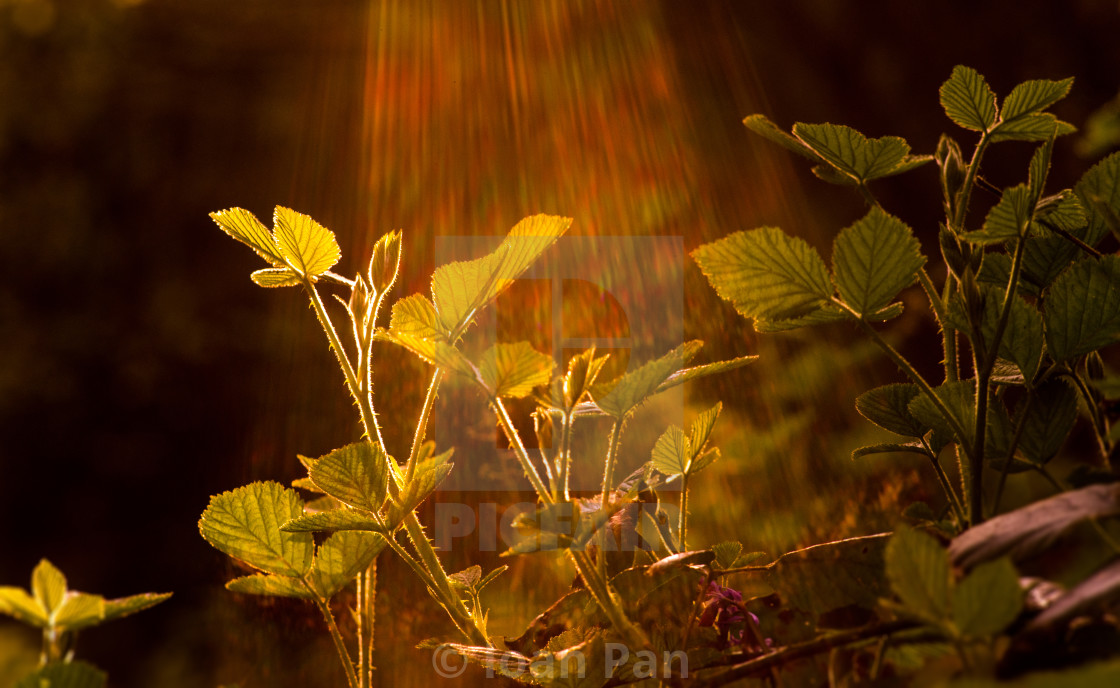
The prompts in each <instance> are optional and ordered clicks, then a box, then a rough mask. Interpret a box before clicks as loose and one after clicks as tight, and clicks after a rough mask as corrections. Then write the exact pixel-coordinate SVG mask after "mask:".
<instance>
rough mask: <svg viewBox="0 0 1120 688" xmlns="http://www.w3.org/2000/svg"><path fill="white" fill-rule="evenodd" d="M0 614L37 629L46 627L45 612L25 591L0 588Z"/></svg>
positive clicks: (13, 588) (9, 587)
mask: <svg viewBox="0 0 1120 688" xmlns="http://www.w3.org/2000/svg"><path fill="white" fill-rule="evenodd" d="M0 614H6V615H8V616H10V617H12V618H13V619H17V620H19V621H22V622H23V623H25V624H30V625H32V626H36V627H38V628H43V627H45V626H46V625H47V612H46V610H44V609H43V607H42V605H40V604H39V602H38V601H37V600H36V599H35V598H34V597H32V596H31V595H29V594H28V593H27V591H26V590H24V589H22V588H16V587H13V586H10V585H5V586H0Z"/></svg>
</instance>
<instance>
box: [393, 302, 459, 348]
mask: <svg viewBox="0 0 1120 688" xmlns="http://www.w3.org/2000/svg"><path fill="white" fill-rule="evenodd" d="M389 332H390V333H392V334H394V335H400V334H407V335H411V336H413V337H419V338H420V339H443V338H446V337H447V335H448V334H449V333H448V332H446V331H444V330H443V329H442V327H441V325H440V324H439V314H438V313H436V307H435V306H433V305H432V302H431V301H429V300H428V297H426V296H424V295H423V294H413V295H412V296H406V297H405V298H403V299H401V300H399V301H397V302H396V303H394V304H393V314H392V316H391V317H390V320H389Z"/></svg>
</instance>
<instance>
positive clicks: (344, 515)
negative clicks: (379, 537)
mask: <svg viewBox="0 0 1120 688" xmlns="http://www.w3.org/2000/svg"><path fill="white" fill-rule="evenodd" d="M280 529H281V530H283V531H287V532H290V533H315V532H322V531H327V532H330V531H335V530H369V531H373V532H377V533H380V532H384V531H385V527H384V526H383V525H382V524H381V523H379V522H378V521H377V519H375V518H374V517H373V514H371V513H370V512H368V511H364V510H362V509H342V508H339V509H331V510H329V511H318V512H315V513H309V514H305V515H303V516H300V517H298V518H293V519H292V520H290V521H288V522H286V523H284V524H283V525H281V526H280Z"/></svg>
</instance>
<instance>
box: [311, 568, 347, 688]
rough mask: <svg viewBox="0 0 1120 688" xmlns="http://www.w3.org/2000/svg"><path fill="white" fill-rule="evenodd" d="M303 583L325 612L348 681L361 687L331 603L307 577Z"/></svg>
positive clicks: (324, 617)
mask: <svg viewBox="0 0 1120 688" xmlns="http://www.w3.org/2000/svg"><path fill="white" fill-rule="evenodd" d="M303 585H304V587H306V588H307V589H308V591H310V592H311V593H312V595H314V598H315V606H316V607H318V608H319V611H320V612H322V614H323V620H324V621H326V622H327V630H329V631H330V634H331V640H333V641H334V649H335V650H336V651H337V652H338V659H339V661H341V662H342V668H343V670H344V671H345V672H346V682H347V683H348V684H349V685H350V688H361V684H360V683H359V682H358V675H357V673H355V671H354V662H353V661H352V660H351V659H350V651H349V650H347V649H346V643H345V642H344V641H343V640H342V633H340V632H339V630H338V624H337V623H336V622H335V620H334V614H331V608H330V605H329V604H328V603H327V600H325V599H323V598H322V597H320V596H319V595H318V594H316V593H315V591H314V590H312V588H311V584H310V583H308V582H307V580H306V579H304V580H303Z"/></svg>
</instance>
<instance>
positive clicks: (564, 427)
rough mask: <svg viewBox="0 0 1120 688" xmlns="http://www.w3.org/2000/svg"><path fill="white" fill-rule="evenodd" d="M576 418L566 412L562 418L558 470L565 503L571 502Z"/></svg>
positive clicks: (561, 493)
mask: <svg viewBox="0 0 1120 688" xmlns="http://www.w3.org/2000/svg"><path fill="white" fill-rule="evenodd" d="M575 420H576V419H575V416H573V415H572V412H571V411H564V415H563V416H562V417H561V426H560V456H559V464H560V465H559V466H558V468H557V470H558V472H559V473H560V479H559V482H560V496H561V499H563V500H564V501H565V502H568V501H571V499H572V493H571V486H570V483H571V480H570V477H569V476H571V473H572V424H573V423H575Z"/></svg>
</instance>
